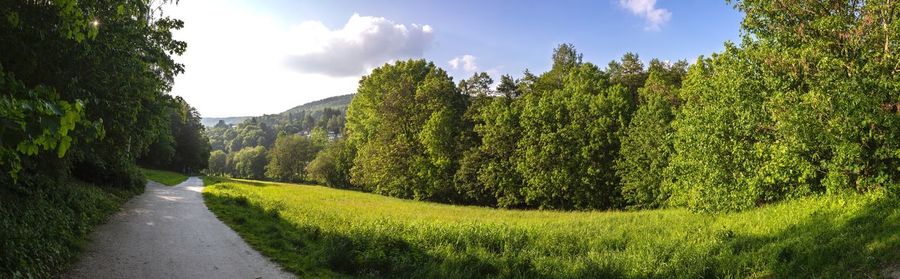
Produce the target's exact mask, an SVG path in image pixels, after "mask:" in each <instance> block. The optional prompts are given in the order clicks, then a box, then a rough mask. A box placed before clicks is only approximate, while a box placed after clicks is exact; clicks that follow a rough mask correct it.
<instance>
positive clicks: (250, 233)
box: [204, 193, 623, 278]
mask: <svg viewBox="0 0 900 279" xmlns="http://www.w3.org/2000/svg"><path fill="white" fill-rule="evenodd" d="M204 197H205V199H206V203H207V205H208V206H209V208H210V209H211V210H212V211H213V212H214V213H215V214H216V215H217V216H218V217H219V219H221V220H222V221H224V222H225V223H227V224H228V225H229V226H230V227H231V228H232V229H234V230H235V231H237V232H238V234H240V235H241V236H242V237H243V238H244V239H245V240H246V241H247V242H248V243H249V244H250V245H251V246H253V247H254V248H255V249H257V250H258V251H260V252H261V253H262V254H264V255H266V256H267V257H269V258H271V259H273V260H274V261H276V262H278V263H279V264H280V265H281V266H282V267H283V268H285V269H286V270H288V271H291V272H293V273H295V274H297V275H298V276H299V277H347V276H349V277H379V278H380V277H388V278H484V277H490V278H543V277H547V276H546V275H542V274H541V273H540V272H539V271H538V270H537V269H536V268H535V266H534V265H533V264H532V262H531V259H530V257H524V256H518V257H507V258H503V259H500V260H497V259H494V260H492V261H488V260H485V259H483V258H481V257H478V256H476V255H471V254H469V253H446V254H441V255H440V256H439V255H435V254H434V253H428V252H426V251H425V250H424V249H422V248H420V247H416V246H415V245H413V244H411V243H410V242H408V241H407V240H404V239H402V238H401V237H400V236H396V235H390V234H385V233H378V232H364V233H356V234H354V235H346V234H338V233H329V232H323V231H322V230H320V229H319V228H318V227H312V226H305V227H304V226H297V225H294V224H292V223H289V222H287V221H285V220H284V219H282V218H281V216H280V214H279V213H278V212H277V211H272V210H265V209H263V208H261V207H259V206H257V205H254V204H252V203H251V202H249V201H248V200H247V199H246V198H244V197H242V196H238V197H231V196H219V195H213V194H209V193H204ZM453 249H459V247H454V248H453ZM512 254H515V252H513V253H512ZM572 275H573V276H572V277H574V278H596V277H598V276H599V277H602V278H615V277H623V274H620V273H619V271H614V270H609V269H606V268H604V267H600V266H594V267H587V268H585V270H583V271H578V272H576V273H575V274H572Z"/></svg>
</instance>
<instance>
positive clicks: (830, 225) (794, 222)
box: [204, 178, 900, 278]
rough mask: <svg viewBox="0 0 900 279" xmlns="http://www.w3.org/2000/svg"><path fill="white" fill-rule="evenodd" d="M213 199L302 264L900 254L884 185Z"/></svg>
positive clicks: (284, 193)
mask: <svg viewBox="0 0 900 279" xmlns="http://www.w3.org/2000/svg"><path fill="white" fill-rule="evenodd" d="M205 181H206V183H207V186H208V187H206V189H205V190H204V197H205V199H206V203H207V205H208V206H209V208H210V209H211V210H212V211H213V212H214V213H215V214H216V215H217V216H218V217H219V218H220V219H222V220H223V221H224V222H225V223H227V224H228V225H229V226H231V227H232V228H234V229H235V230H236V231H237V232H238V233H239V234H240V235H241V236H242V237H244V239H245V240H247V242H248V243H250V244H251V245H252V246H254V247H255V248H256V249H257V250H259V251H260V252H262V253H263V254H264V255H266V256H268V257H270V258H272V259H274V260H275V261H277V262H279V263H280V264H281V265H282V266H283V267H284V268H286V269H287V270H290V271H292V272H294V273H296V274H297V275H299V276H301V277H304V276H319V277H344V276H353V277H356V276H359V277H400V278H415V277H419V278H421V277H430V278H471V277H499V278H522V277H526V278H597V277H601V278H609V277H641V278H648V277H649V278H671V277H680V278H697V277H707V278H708V277H739V278H745V277H750V278H770V277H774V278H784V277H792V278H798V277H799V278H847V277H880V276H882V272H884V270H885V268H886V267H887V266H891V265H895V264H897V263H898V262H897V261H898V259H900V205H898V204H900V203H898V199H897V198H895V197H893V195H889V194H886V193H872V194H868V195H855V196H843V197H835V196H831V197H816V198H807V199H802V200H797V201H792V202H787V203H782V204H779V205H774V206H768V207H764V208H759V209H755V210H751V211H747V212H742V213H732V214H722V215H707V214H698V213H692V212H689V211H686V210H680V209H669V210H651V211H639V212H555V211H516V210H497V209H490V208H481V207H468V206H452V205H443V204H435V203H426V202H417V201H409V200H401V199H394V198H389V197H384V196H379V195H373V194H367V193H360V192H353V191H345V190H336V189H331V188H325V187H319V186H301V185H292V184H278V183H268V182H258V181H249V180H231V179H224V178H205Z"/></svg>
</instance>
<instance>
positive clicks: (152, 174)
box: [141, 168, 188, 186]
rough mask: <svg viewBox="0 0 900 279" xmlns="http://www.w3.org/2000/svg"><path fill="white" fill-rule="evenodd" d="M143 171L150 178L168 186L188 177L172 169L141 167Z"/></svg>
mask: <svg viewBox="0 0 900 279" xmlns="http://www.w3.org/2000/svg"><path fill="white" fill-rule="evenodd" d="M141 172H142V173H144V176H146V177H147V179H149V180H153V181H156V182H159V183H162V184H165V185H168V186H175V185H178V184H180V183H181V182H184V181H185V180H187V179H188V176H186V175H183V174H180V173H177V172H171V171H164V170H151V169H144V168H141Z"/></svg>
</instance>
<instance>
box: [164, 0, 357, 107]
mask: <svg viewBox="0 0 900 279" xmlns="http://www.w3.org/2000/svg"><path fill="white" fill-rule="evenodd" d="M216 5H217V6H216V12H214V13H213V12H210V11H209V6H208V3H207V2H206V1H180V3H179V4H178V5H177V6H170V7H167V9H166V12H167V15H168V16H172V17H175V18H180V19H183V20H184V21H185V27H184V29H182V30H177V31H175V32H174V36H175V38H176V39H179V40H184V41H186V42H187V44H188V48H187V51H186V52H185V53H184V55H182V56H181V57H178V58H176V59H177V61H179V62H180V63H184V64H185V73H184V74H182V75H179V76H178V77H176V79H175V86H174V88H173V90H172V94H173V95H178V96H182V97H184V98H185V99H186V100H187V101H188V102H189V103H190V104H191V105H193V106H194V107H196V108H197V109H198V110H199V111H200V113H201V114H202V115H203V116H204V117H216V116H244V115H261V114H264V113H278V112H281V111H284V110H286V109H289V108H291V107H294V106H296V105H300V104H303V103H306V102H310V101H315V100H318V99H322V98H326V97H329V96H335V95H341V94H348V93H353V92H356V87H357V85H358V82H359V77H360V76H359V75H357V76H347V77H332V76H327V75H322V74H310V73H301V72H297V71H296V70H294V69H292V68H291V67H289V66H288V65H287V63H285V60H286V59H288V57H291V56H292V55H296V54H297V53H300V52H303V51H312V50H315V47H316V46H315V45H314V44H311V43H310V44H304V43H303V42H302V41H300V40H299V39H298V37H297V36H295V35H296V34H297V32H298V31H297V29H302V28H307V26H304V25H303V24H299V25H297V24H291V23H289V22H282V21H280V20H278V18H275V17H272V16H270V15H266V14H264V13H262V12H258V11H256V10H255V9H254V8H253V7H252V5H247V4H246V3H245V2H243V1H236V0H221V1H216ZM235 19H240V20H235Z"/></svg>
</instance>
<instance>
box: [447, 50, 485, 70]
mask: <svg viewBox="0 0 900 279" xmlns="http://www.w3.org/2000/svg"><path fill="white" fill-rule="evenodd" d="M476 59H477V58H476V57H475V56H472V55H469V54H466V55H463V56H457V57H454V58H453V59H451V60H450V61H447V65H450V68H451V69H454V70H459V69H460V68H462V69H463V70H465V71H466V72H475V71H478V65H477V64H475V60H476Z"/></svg>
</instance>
